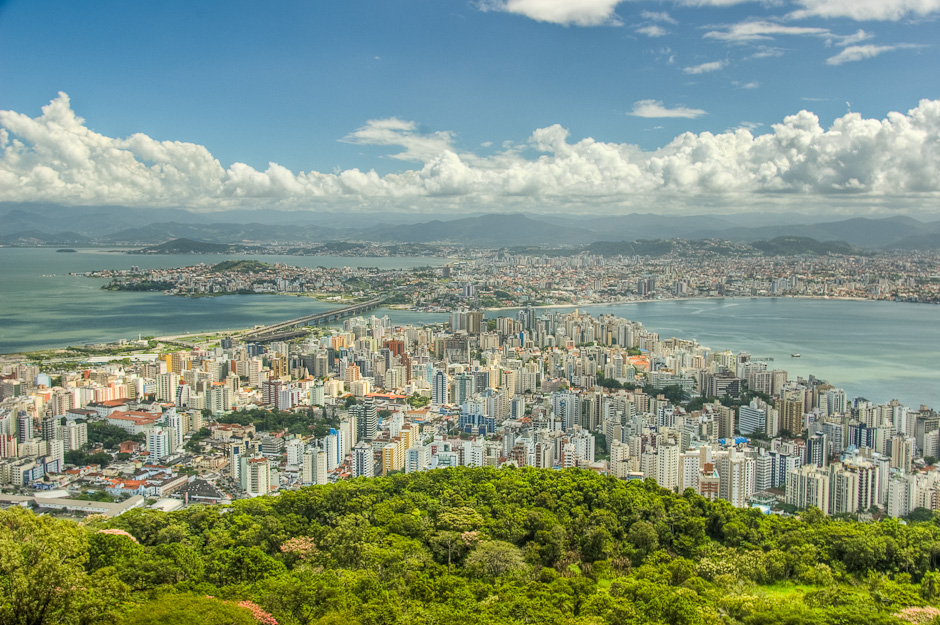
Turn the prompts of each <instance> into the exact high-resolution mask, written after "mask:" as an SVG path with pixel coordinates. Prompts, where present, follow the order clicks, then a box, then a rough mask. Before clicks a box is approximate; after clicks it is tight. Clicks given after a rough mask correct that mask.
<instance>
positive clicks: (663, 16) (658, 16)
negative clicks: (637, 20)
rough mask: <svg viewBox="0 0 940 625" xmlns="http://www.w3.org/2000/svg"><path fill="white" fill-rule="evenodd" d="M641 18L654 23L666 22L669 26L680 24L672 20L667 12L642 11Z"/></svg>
mask: <svg viewBox="0 0 940 625" xmlns="http://www.w3.org/2000/svg"><path fill="white" fill-rule="evenodd" d="M640 17H642V18H643V19H647V20H651V21H653V22H666V23H667V24H678V22H677V21H676V20H675V19H673V18H672V16H671V15H669V14H668V13H666V12H665V11H641V12H640Z"/></svg>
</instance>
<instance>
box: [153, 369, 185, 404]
mask: <svg viewBox="0 0 940 625" xmlns="http://www.w3.org/2000/svg"><path fill="white" fill-rule="evenodd" d="M179 382H180V379H179V374H177V373H174V372H170V373H160V374H157V392H156V397H157V401H168V402H175V401H176V391H177V389H178V388H179Z"/></svg>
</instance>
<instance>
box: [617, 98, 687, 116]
mask: <svg viewBox="0 0 940 625" xmlns="http://www.w3.org/2000/svg"><path fill="white" fill-rule="evenodd" d="M629 115H633V116H634V117H684V118H686V119H695V118H696V117H701V116H702V115H706V113H705V111H703V110H702V109H691V108H686V107H684V106H677V107H675V108H669V107H667V106H665V105H663V103H662V102H660V101H659V100H639V101H638V102H635V103H634V104H633V111H632V112H630V113H629Z"/></svg>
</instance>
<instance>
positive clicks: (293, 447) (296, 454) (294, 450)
mask: <svg viewBox="0 0 940 625" xmlns="http://www.w3.org/2000/svg"><path fill="white" fill-rule="evenodd" d="M286 447H287V464H288V465H291V466H295V467H296V466H300V465H301V464H303V455H304V442H303V441H302V440H300V439H299V438H293V439H291V440H289V441H287V445H286Z"/></svg>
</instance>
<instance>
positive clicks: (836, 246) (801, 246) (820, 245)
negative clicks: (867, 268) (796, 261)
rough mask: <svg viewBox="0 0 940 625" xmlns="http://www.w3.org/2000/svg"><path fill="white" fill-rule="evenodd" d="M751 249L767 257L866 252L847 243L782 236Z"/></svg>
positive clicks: (757, 244)
mask: <svg viewBox="0 0 940 625" xmlns="http://www.w3.org/2000/svg"><path fill="white" fill-rule="evenodd" d="M751 247H753V248H755V249H757V250H759V251H761V252H762V253H764V254H766V255H767V256H795V255H800V254H809V255H812V256H821V255H826V254H858V253H860V252H863V253H870V252H864V251H863V250H859V249H858V248H857V247H855V246H854V245H850V244H849V243H846V242H845V241H817V240H816V239H811V238H810V237H797V236H781V237H775V238H773V239H771V240H769V241H754V242H753V243H751Z"/></svg>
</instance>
